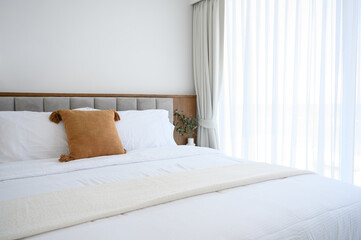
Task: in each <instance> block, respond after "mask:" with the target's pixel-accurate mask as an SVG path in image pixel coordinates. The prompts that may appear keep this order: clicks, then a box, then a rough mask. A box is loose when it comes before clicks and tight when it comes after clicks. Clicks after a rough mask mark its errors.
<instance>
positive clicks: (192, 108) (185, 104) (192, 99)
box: [0, 92, 197, 145]
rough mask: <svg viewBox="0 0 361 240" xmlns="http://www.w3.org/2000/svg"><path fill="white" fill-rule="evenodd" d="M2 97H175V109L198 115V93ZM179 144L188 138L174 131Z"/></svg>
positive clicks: (11, 94) (2, 94) (12, 94)
mask: <svg viewBox="0 0 361 240" xmlns="http://www.w3.org/2000/svg"><path fill="white" fill-rule="evenodd" d="M0 97H133V98H173V109H174V111H175V110H176V109H178V110H179V111H181V112H183V113H184V114H185V115H186V116H196V115H197V103H196V95H162V94H114V93H28V92H0ZM174 139H175V141H176V143H177V144H178V145H184V144H186V143H187V139H186V138H185V137H183V136H181V135H179V134H178V133H176V132H175V133H174Z"/></svg>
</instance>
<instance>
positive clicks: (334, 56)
mask: <svg viewBox="0 0 361 240" xmlns="http://www.w3.org/2000/svg"><path fill="white" fill-rule="evenodd" d="M360 15H361V1H359V0H348V1H342V0H228V1H226V19H225V81H224V88H223V93H222V98H221V105H220V109H219V110H220V112H219V116H218V117H219V119H218V123H219V126H220V133H219V135H220V136H219V138H220V148H221V150H223V151H224V152H226V153H227V154H229V155H232V156H236V157H241V158H245V159H249V160H255V161H262V162H269V163H276V164H281V165H286V166H292V167H296V168H301V169H310V170H313V171H316V172H318V173H320V174H322V175H325V176H328V177H332V178H336V179H341V180H344V181H346V182H350V183H351V182H353V181H354V182H355V184H358V185H361V78H360V76H361V73H360V70H361V40H360V39H361V36H360V34H361V30H360V29H361V18H360Z"/></svg>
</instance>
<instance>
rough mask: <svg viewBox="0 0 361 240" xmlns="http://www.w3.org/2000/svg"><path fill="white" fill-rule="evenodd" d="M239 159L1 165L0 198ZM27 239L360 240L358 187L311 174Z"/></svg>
mask: <svg viewBox="0 0 361 240" xmlns="http://www.w3.org/2000/svg"><path fill="white" fill-rule="evenodd" d="M242 161H243V160H240V159H235V158H230V157H227V156H225V155H223V154H221V153H220V152H218V151H215V150H212V149H208V148H200V147H189V146H177V147H167V148H154V149H142V150H134V151H129V152H128V153H127V154H125V155H119V156H106V157H97V158H91V159H83V160H77V161H72V162H69V163H66V164H62V163H59V162H57V159H44V160H31V161H24V162H10V163H4V164H1V165H0V201H3V200H11V199H15V198H20V197H27V196H32V195H36V194H42V193H47V192H53V191H60V190H65V189H71V188H76V187H83V186H93V185H98V184H103V183H112V182H117V181H121V180H126V179H137V178H141V177H147V176H157V175H164V174H168V173H175V172H184V171H189V170H194V169H203V168H204V169H205V168H211V167H217V166H228V165H234V164H237V163H240V162H242ZM28 239H157V240H159V239H361V188H359V187H356V186H352V185H349V184H345V183H342V182H339V181H336V180H332V179H328V178H324V177H321V176H318V175H316V174H307V175H301V176H294V177H288V178H284V179H277V180H271V181H266V182H261V183H257V184H251V185H247V186H242V187H236V188H232V189H227V190H222V191H217V192H213V193H208V194H202V195H198V196H194V197H189V198H185V199H181V200H177V201H173V202H169V203H165V204H160V205H157V206H153V207H148V208H144V209H140V210H136V211H132V212H129V213H125V214H121V215H117V216H114V217H109V218H103V219H99V220H95V221H91V222H87V223H83V224H79V225H75V226H71V227H67V228H63V229H59V230H55V231H51V232H47V233H43V234H40V235H36V236H33V237H29V238H28Z"/></svg>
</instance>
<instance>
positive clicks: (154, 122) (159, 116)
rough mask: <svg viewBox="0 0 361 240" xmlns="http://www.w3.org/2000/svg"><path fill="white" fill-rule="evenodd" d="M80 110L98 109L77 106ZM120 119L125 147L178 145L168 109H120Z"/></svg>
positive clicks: (120, 130)
mask: <svg viewBox="0 0 361 240" xmlns="http://www.w3.org/2000/svg"><path fill="white" fill-rule="evenodd" d="M74 110H80V111H98V110H99V109H94V108H89V107H86V108H77V109H74ZM118 114H119V116H120V121H118V122H115V126H116V127H117V130H118V134H119V137H120V140H121V141H122V144H123V147H124V148H125V149H127V150H128V151H130V150H135V149H142V148H155V147H166V146H176V145H177V144H176V143H175V141H174V138H173V132H174V126H173V124H171V123H170V122H169V118H168V111H166V110H162V109H151V110H130V111H119V112H118Z"/></svg>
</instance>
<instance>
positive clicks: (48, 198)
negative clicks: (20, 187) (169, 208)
mask: <svg viewBox="0 0 361 240" xmlns="http://www.w3.org/2000/svg"><path fill="white" fill-rule="evenodd" d="M307 173H310V172H308V171H300V170H296V169H291V168H286V167H280V166H275V165H269V164H263V163H248V162H247V163H241V164H236V165H231V166H222V167H216V168H207V169H200V170H192V171H185V172H180V173H171V174H165V175H160V176H153V177H145V178H139V179H133V180H124V181H120V182H114V183H107V184H99V185H94V186H87V187H80V188H73V189H68V190H62V191H57V192H49V193H45V194H40V195H34V196H29V197H24V198H19V199H12V200H6V201H2V202H0V239H16V238H23V237H29V236H32V235H36V234H39V233H44V232H48V231H52V230H56V229H59V228H65V227H69V226H73V225H76V224H80V223H84V222H88V221H92V220H96V219H100V218H105V217H110V216H114V215H118V214H122V213H126V212H130V211H133V210H137V209H141V208H146V207H150V206H154V205H157V204H162V203H166V202H170V201H174V200H179V199H183V198H187V197H192V196H196V195H199V194H205V193H210V192H215V191H220V190H224V189H229V188H234V187H238V186H244V185H249V184H253V183H258V182H263V181H268V180H273V179H280V178H286V177H290V176H295V175H301V174H307Z"/></svg>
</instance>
